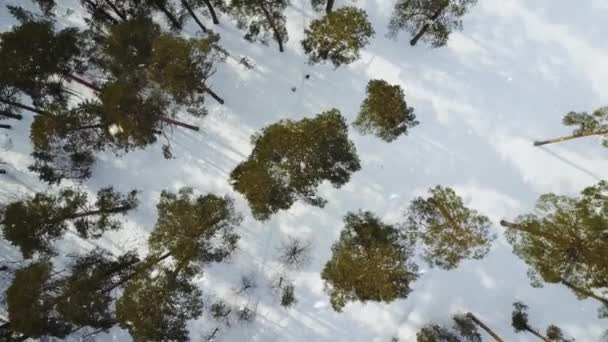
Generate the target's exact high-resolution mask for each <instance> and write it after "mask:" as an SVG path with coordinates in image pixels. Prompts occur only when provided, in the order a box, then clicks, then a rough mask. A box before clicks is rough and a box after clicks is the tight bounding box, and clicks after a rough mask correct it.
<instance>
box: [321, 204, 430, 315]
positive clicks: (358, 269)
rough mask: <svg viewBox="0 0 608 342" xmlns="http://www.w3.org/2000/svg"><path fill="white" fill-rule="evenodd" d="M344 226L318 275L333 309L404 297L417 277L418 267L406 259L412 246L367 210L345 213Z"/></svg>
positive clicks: (410, 253) (395, 230)
mask: <svg viewBox="0 0 608 342" xmlns="http://www.w3.org/2000/svg"><path fill="white" fill-rule="evenodd" d="M344 224H345V227H344V229H343V230H342V233H341V234H340V239H339V240H338V242H336V243H335V244H334V245H333V246H332V249H331V250H332V257H331V259H330V260H329V261H328V262H327V263H326V264H325V267H324V268H323V272H322V273H321V278H322V279H323V280H324V282H325V285H326V291H327V292H328V294H329V297H330V302H331V305H332V307H333V308H334V310H336V311H341V310H342V309H343V308H344V306H345V305H346V304H347V303H348V302H351V301H361V302H367V301H376V302H386V303H390V302H392V301H394V300H396V299H405V298H407V296H408V295H409V294H410V293H411V292H412V289H411V288H410V284H411V283H412V282H414V281H415V280H416V279H417V278H418V273H417V270H418V267H417V266H416V265H415V264H414V263H413V262H412V261H411V260H410V258H411V257H412V253H413V243H412V242H411V241H408V239H406V238H405V236H404V235H402V234H400V233H399V231H398V230H397V229H396V228H395V227H394V226H392V225H388V224H384V223H382V222H381V221H380V220H379V219H378V218H377V217H376V216H374V215H373V214H372V213H370V212H368V211H366V212H363V211H360V212H358V213H348V214H347V215H346V216H345V217H344Z"/></svg>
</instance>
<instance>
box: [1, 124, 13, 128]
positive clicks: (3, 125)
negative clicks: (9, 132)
mask: <svg viewBox="0 0 608 342" xmlns="http://www.w3.org/2000/svg"><path fill="white" fill-rule="evenodd" d="M0 128H4V129H11V125H5V124H0Z"/></svg>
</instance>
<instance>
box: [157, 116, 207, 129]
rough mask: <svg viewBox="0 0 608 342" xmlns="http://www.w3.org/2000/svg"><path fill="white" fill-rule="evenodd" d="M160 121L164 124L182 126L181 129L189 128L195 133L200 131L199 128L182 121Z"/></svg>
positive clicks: (164, 119)
mask: <svg viewBox="0 0 608 342" xmlns="http://www.w3.org/2000/svg"><path fill="white" fill-rule="evenodd" d="M160 120H161V121H163V122H166V123H169V124H172V125H175V126H180V127H183V128H187V129H190V130H193V131H197V132H198V131H199V128H198V126H193V125H189V124H187V123H184V122H181V121H177V120H173V119H170V118H162V119H160Z"/></svg>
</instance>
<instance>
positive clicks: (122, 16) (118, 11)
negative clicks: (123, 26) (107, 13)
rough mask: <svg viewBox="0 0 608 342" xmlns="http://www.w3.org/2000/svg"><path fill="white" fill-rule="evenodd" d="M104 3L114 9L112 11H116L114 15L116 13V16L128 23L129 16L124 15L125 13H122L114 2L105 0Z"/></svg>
mask: <svg viewBox="0 0 608 342" xmlns="http://www.w3.org/2000/svg"><path fill="white" fill-rule="evenodd" d="M104 2H105V3H106V4H108V6H110V8H111V9H112V11H114V13H116V15H117V16H118V17H119V18H120V19H121V20H122V21H127V16H125V15H124V13H122V12H121V11H120V10H119V9H118V7H116V5H115V4H114V3H113V2H112V0H104Z"/></svg>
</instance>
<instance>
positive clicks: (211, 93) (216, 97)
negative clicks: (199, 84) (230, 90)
mask: <svg viewBox="0 0 608 342" xmlns="http://www.w3.org/2000/svg"><path fill="white" fill-rule="evenodd" d="M203 91H204V92H205V93H207V94H209V95H210V96H211V97H213V99H214V100H215V101H217V102H219V103H220V104H224V99H222V98H221V97H219V95H218V94H216V93H215V92H214V91H213V90H211V89H210V88H207V87H205V89H204V90H203Z"/></svg>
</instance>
